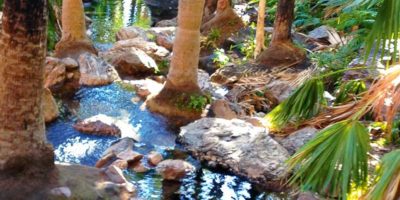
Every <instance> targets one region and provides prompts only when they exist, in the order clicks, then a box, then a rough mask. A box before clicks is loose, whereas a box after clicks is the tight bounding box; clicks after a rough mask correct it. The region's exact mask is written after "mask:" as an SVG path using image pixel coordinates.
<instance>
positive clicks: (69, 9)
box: [55, 0, 97, 59]
mask: <svg viewBox="0 0 400 200" xmlns="http://www.w3.org/2000/svg"><path fill="white" fill-rule="evenodd" d="M61 18H62V19H61V21H62V38H61V40H60V41H59V42H58V43H57V45H56V51H55V53H56V56H57V57H60V58H64V57H72V58H75V59H76V58H78V57H79V55H80V54H82V53H84V52H90V53H94V54H97V51H96V49H95V48H94V47H93V44H92V42H91V41H90V39H89V38H88V37H87V35H86V21H85V13H84V8H83V3H82V0H63V4H62V17H61Z"/></svg>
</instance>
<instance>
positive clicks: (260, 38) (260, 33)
mask: <svg viewBox="0 0 400 200" xmlns="http://www.w3.org/2000/svg"><path fill="white" fill-rule="evenodd" d="M265 5H266V0H260V2H259V5H258V19H257V32H256V49H255V51H254V58H257V56H258V55H260V53H261V51H262V50H263V49H264V41H265V30H264V24H265Z"/></svg>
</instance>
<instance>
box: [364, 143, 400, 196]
mask: <svg viewBox="0 0 400 200" xmlns="http://www.w3.org/2000/svg"><path fill="white" fill-rule="evenodd" d="M377 174H378V179H377V182H376V184H375V186H374V187H373V188H372V190H371V192H370V193H369V194H368V195H367V198H366V199H367V200H380V199H386V200H395V199H399V198H400V194H399V189H400V188H399V186H400V150H395V151H392V152H390V153H388V154H386V155H385V156H384V157H383V158H382V164H381V167H380V168H378V172H377Z"/></svg>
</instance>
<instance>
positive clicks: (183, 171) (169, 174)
mask: <svg viewBox="0 0 400 200" xmlns="http://www.w3.org/2000/svg"><path fill="white" fill-rule="evenodd" d="M156 170H157V172H158V173H159V174H160V175H161V176H162V177H163V179H165V180H172V181H179V180H181V179H182V178H184V177H185V176H186V175H187V174H189V173H192V172H194V171H195V167H193V165H192V164H190V163H188V162H186V161H183V160H164V161H162V162H161V163H159V164H158V165H157V168H156Z"/></svg>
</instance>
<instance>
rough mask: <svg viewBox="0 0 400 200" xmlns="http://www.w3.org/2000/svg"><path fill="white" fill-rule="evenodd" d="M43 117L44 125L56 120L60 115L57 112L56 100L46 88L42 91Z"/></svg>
mask: <svg viewBox="0 0 400 200" xmlns="http://www.w3.org/2000/svg"><path fill="white" fill-rule="evenodd" d="M42 103H43V116H44V121H45V122H46V123H49V122H52V121H54V120H55V119H57V118H58V116H59V115H60V111H59V110H58V106H57V103H56V100H55V99H54V97H53V95H52V94H51V91H50V90H49V89H47V88H45V89H44V91H43V101H42Z"/></svg>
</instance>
